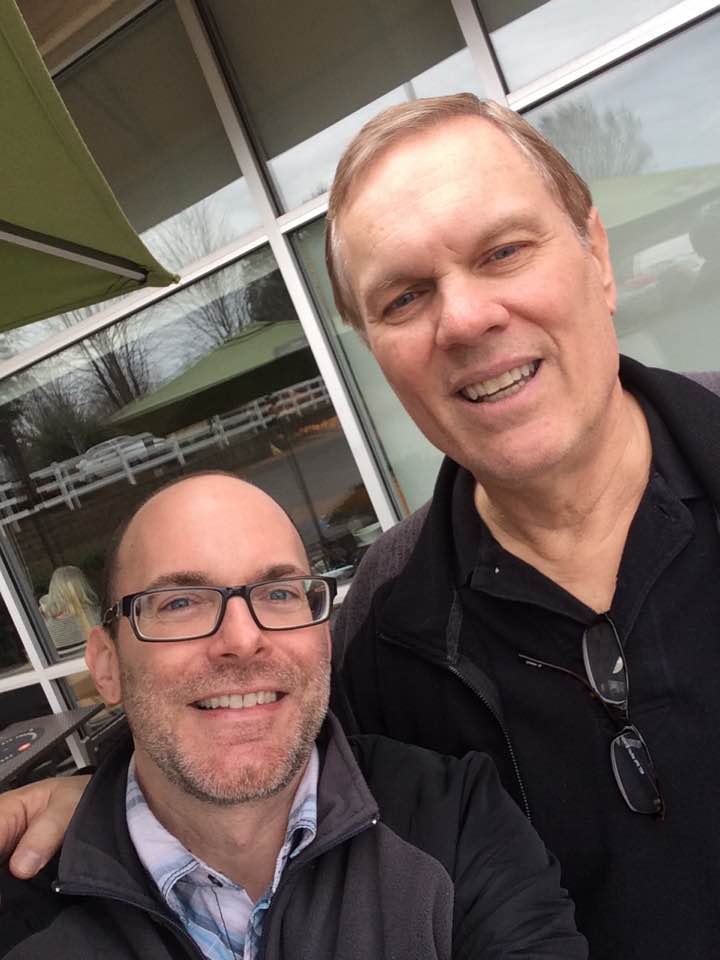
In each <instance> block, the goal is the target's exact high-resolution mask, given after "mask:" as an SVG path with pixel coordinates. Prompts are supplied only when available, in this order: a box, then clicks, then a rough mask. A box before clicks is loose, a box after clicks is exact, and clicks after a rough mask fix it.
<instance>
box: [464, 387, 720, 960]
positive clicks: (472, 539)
mask: <svg viewBox="0 0 720 960" xmlns="http://www.w3.org/2000/svg"><path fill="white" fill-rule="evenodd" d="M638 400H639V401H640V403H641V405H642V407H643V410H644V412H645V415H646V417H647V420H648V424H649V428H650V435H651V439H652V450H653V455H652V465H651V471H650V477H649V481H648V484H647V487H646V489H645V492H644V495H643V497H642V500H641V502H640V505H639V506H638V509H637V512H636V515H635V517H634V519H633V522H632V524H631V527H630V530H629V533H628V538H627V542H626V545H625V549H624V552H623V556H622V560H621V563H620V568H619V572H618V579H617V587H616V590H615V595H614V597H613V601H612V605H611V607H610V610H609V611H608V614H609V616H610V617H611V619H612V620H613V622H614V623H615V626H616V628H617V630H618V634H619V636H620V638H621V641H622V644H623V648H624V650H625V656H626V662H627V668H628V676H629V684H630V717H631V720H632V722H634V723H635V724H636V725H637V727H638V728H639V729H640V731H641V732H642V734H643V735H644V737H645V739H646V741H647V744H648V747H649V749H650V752H651V754H652V757H653V760H654V763H655V766H656V770H657V773H658V777H659V780H660V785H661V789H662V793H663V796H664V799H665V803H666V810H667V813H666V819H665V821H664V822H659V821H657V820H655V819H654V818H653V817H647V816H643V815H641V814H636V813H632V812H631V811H630V810H629V809H628V808H627V807H626V805H625V803H624V801H623V799H622V797H621V796H620V793H619V791H618V788H617V785H616V783H615V780H614V777H613V774H612V770H611V765H610V753H609V750H610V741H611V739H612V737H613V736H614V734H615V733H616V729H617V728H616V726H615V724H614V722H613V720H612V719H611V718H610V717H609V716H608V715H607V713H606V711H605V710H604V709H603V707H602V705H601V704H600V703H599V702H598V701H597V700H594V699H593V698H592V697H591V696H590V694H589V692H588V690H587V689H586V687H585V686H583V685H582V684H581V683H578V682H577V681H576V680H574V679H573V678H572V677H570V676H568V675H566V674H564V673H561V672H559V671H555V670H546V669H537V668H535V667H532V666H529V665H527V664H526V663H525V662H524V660H523V659H522V657H521V656H520V655H521V654H526V655H528V656H530V657H534V658H537V659H540V660H544V661H546V662H549V663H552V664H555V665H557V666H560V667H564V668H565V669H567V670H571V671H573V672H575V673H577V674H580V675H581V676H584V675H585V671H584V666H583V661H582V646H581V645H582V634H583V631H584V629H585V628H586V626H588V625H589V624H590V623H592V621H593V620H595V619H596V618H597V614H596V612H595V611H594V610H592V609H591V608H590V607H588V606H586V605H585V604H584V603H582V602H581V601H579V600H578V599H577V598H576V597H574V596H572V595H571V594H570V593H568V592H567V591H566V590H564V589H563V588H562V587H561V586H559V585H558V584H557V583H555V582H554V581H552V580H550V579H549V578H548V577H546V576H544V575H543V574H542V573H540V572H539V571H538V570H536V569H535V568H534V567H532V566H530V565H529V564H527V563H525V562H524V561H523V560H520V559H519V558H517V557H515V556H513V555H512V554H511V553H509V552H508V551H507V550H505V549H503V547H501V546H500V544H499V543H498V542H497V541H496V540H495V538H494V537H493V536H492V534H491V533H490V531H489V530H488V528H487V527H486V525H485V524H484V523H483V521H482V520H481V519H480V517H479V516H478V514H477V512H476V510H475V506H474V500H473V490H474V481H473V478H472V477H471V476H470V474H469V473H467V472H466V471H462V470H461V471H460V472H459V473H458V477H457V480H456V483H455V488H454V491H453V504H452V523H453V535H454V542H455V562H456V576H457V581H456V582H457V584H458V587H459V592H460V596H461V598H462V603H463V609H464V615H465V617H466V618H468V620H469V622H470V623H471V624H472V630H470V631H468V632H467V633H466V637H467V639H466V640H465V641H464V643H463V651H462V652H463V653H464V654H466V655H467V656H468V657H470V659H472V660H474V661H475V662H476V663H477V664H478V665H479V666H480V667H482V669H483V670H485V672H486V673H487V674H488V675H489V676H490V677H491V678H492V679H493V680H494V681H495V684H496V685H497V687H498V690H499V692H500V698H501V702H502V707H503V712H504V719H505V722H506V724H507V727H508V729H509V732H510V736H511V738H512V740H513V742H514V743H515V749H516V753H517V755H518V761H519V767H520V770H521V771H522V770H529V771H532V776H531V778H530V779H528V780H527V782H526V784H525V785H526V789H527V792H528V797H529V802H530V808H531V811H532V813H533V819H534V822H535V826H536V827H537V829H538V831H539V833H540V835H541V836H542V837H544V838H545V840H546V842H547V843H548V844H549V845H550V846H551V847H553V849H554V852H555V853H556V855H557V856H558V858H559V860H560V862H561V864H566V865H569V866H567V867H565V868H564V869H565V882H566V883H567V884H568V886H569V887H570V888H571V889H572V890H573V892H574V895H575V896H576V898H577V899H578V900H579V901H580V900H581V901H582V902H583V903H586V904H587V903H591V904H593V909H594V910H596V911H602V910H603V897H605V898H608V897H610V896H611V897H613V900H612V902H610V900H609V899H608V902H607V909H609V910H610V909H611V910H612V911H613V913H614V915H615V916H617V915H618V911H620V912H621V913H622V911H623V909H626V910H627V914H628V916H627V918H626V920H625V922H626V923H627V924H632V922H633V921H632V916H633V910H634V909H637V908H641V909H642V910H643V911H644V912H645V913H647V912H648V911H650V914H652V909H653V898H652V896H642V895H641V894H640V892H639V891H640V890H641V888H642V887H643V885H647V884H650V885H652V883H654V882H657V879H658V878H659V877H661V876H662V877H663V878H666V877H667V876H668V875H671V876H672V877H673V878H674V879H675V880H676V881H677V884H678V890H679V894H680V891H682V890H683V889H684V890H685V892H686V898H687V895H688V893H689V891H693V892H692V894H691V896H692V898H693V903H694V907H693V909H689V908H688V912H687V922H688V924H689V925H690V926H691V925H692V918H693V910H697V909H703V908H705V909H707V910H713V909H717V905H716V904H715V905H713V904H712V903H709V902H708V903H707V904H705V905H701V904H700V903H698V896H702V894H698V891H702V890H704V889H707V890H711V889H715V888H716V886H717V883H716V881H713V882H712V883H709V884H704V882H703V877H704V876H707V877H708V878H710V877H715V876H716V875H717V871H718V869H719V867H718V862H717V844H716V843H715V842H714V840H713V841H712V842H711V843H704V842H703V838H699V837H698V836H697V824H698V823H702V822H707V816H708V810H709V809H713V808H714V807H715V806H716V805H717V803H718V797H720V765H719V764H718V763H717V760H718V758H716V757H715V756H713V755H711V750H710V747H709V744H711V743H715V741H716V735H715V732H714V731H715V730H716V729H717V728H718V727H719V726H720V693H719V692H718V691H719V690H720V642H718V638H719V635H720V628H719V625H720V538H719V537H718V528H717V518H716V515H715V511H714V509H713V505H712V504H711V502H710V501H709V499H708V497H707V495H706V494H705V493H704V491H703V490H702V488H701V487H700V484H699V483H698V481H697V479H696V477H695V476H694V475H693V473H692V471H691V470H690V469H689V468H688V466H687V464H686V463H685V462H684V460H683V458H682V456H681V455H680V453H679V451H678V449H677V447H676V445H675V443H674V441H673V440H672V438H671V436H670V435H669V433H668V431H667V429H666V428H665V426H664V424H663V423H662V421H661V420H660V418H659V416H658V414H657V413H656V411H655V410H654V409H653V408H652V407H651V406H650V404H649V403H647V402H646V401H645V400H644V399H643V398H642V397H638ZM609 877H612V878H613V879H612V883H610V884H608V882H607V880H608V878H609ZM608 887H611V888H612V890H611V891H610V892H608ZM615 898H617V899H619V901H620V905H619V904H618V902H617V900H616V899H615ZM638 898H639V899H638ZM625 901H627V903H625ZM685 902H686V903H687V902H688V901H687V899H686V901H685ZM683 909H684V908H683V897H682V894H680V895H679V898H678V918H677V919H678V923H682V922H683ZM646 919H647V918H646ZM650 919H651V922H652V916H651V917H650ZM657 919H658V922H660V921H661V919H662V918H661V917H658V918H657ZM580 922H581V927H583V928H585V929H591V928H592V927H593V923H592V918H589V917H580ZM688 943H689V944H691V943H692V930H691V929H689V930H688ZM690 952H691V953H692V950H691V951H690ZM623 960H624V958H623Z"/></svg>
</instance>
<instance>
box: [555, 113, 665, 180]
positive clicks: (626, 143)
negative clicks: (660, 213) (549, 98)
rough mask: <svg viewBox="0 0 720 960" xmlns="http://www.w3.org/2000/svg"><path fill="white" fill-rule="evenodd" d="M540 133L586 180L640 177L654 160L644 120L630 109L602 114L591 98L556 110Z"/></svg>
mask: <svg viewBox="0 0 720 960" xmlns="http://www.w3.org/2000/svg"><path fill="white" fill-rule="evenodd" d="M539 130H540V133H542V134H543V136H545V137H547V139H548V140H550V142H551V143H552V144H553V145H554V146H556V147H557V149H558V150H559V151H560V153H562V154H563V155H564V156H565V157H566V158H567V159H568V160H569V161H570V163H571V164H572V165H573V166H574V167H575V168H576V170H577V171H578V173H579V174H580V175H581V176H582V177H584V178H585V179H586V180H602V179H603V178H605V177H622V176H630V175H632V174H635V173H640V172H641V171H642V170H643V168H644V167H645V166H646V164H647V162H648V161H649V160H650V158H651V157H652V147H651V146H650V144H649V143H648V142H647V140H645V138H644V137H643V133H642V120H641V119H640V117H638V116H637V115H636V114H634V113H633V112H632V110H629V109H628V108H627V107H618V108H617V109H614V110H613V109H610V108H609V107H608V108H606V109H605V110H603V111H598V110H597V108H596V107H595V106H594V105H593V103H592V102H591V100H590V99H589V98H588V97H585V98H583V99H582V100H576V101H575V102H574V103H561V104H559V105H558V106H556V107H555V108H554V109H553V110H552V111H551V112H550V113H547V114H545V115H544V116H543V117H542V119H541V120H540V123H539Z"/></svg>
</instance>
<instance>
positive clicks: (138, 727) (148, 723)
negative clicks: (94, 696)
mask: <svg viewBox="0 0 720 960" xmlns="http://www.w3.org/2000/svg"><path fill="white" fill-rule="evenodd" d="M268 674H269V671H268ZM239 675H240V672H237V671H227V670H226V671H223V673H222V676H223V677H225V678H227V679H231V678H232V679H235V680H236V682H237V679H238V676H239ZM120 676H121V682H122V691H123V705H124V707H125V711H126V713H127V716H128V722H129V724H130V729H131V731H132V734H133V738H134V740H135V743H136V745H139V746H141V747H142V749H143V750H144V751H145V752H146V753H147V755H148V756H149V757H150V759H151V760H152V761H153V763H155V765H156V766H157V767H158V768H159V769H160V770H161V771H162V772H163V773H164V775H165V776H166V778H167V779H168V780H169V781H170V782H171V783H173V784H175V785H176V786H178V787H180V788H181V790H183V791H184V792H185V793H186V794H188V795H189V796H191V797H194V798H195V799H197V800H202V801H203V802H205V803H212V804H214V805H215V806H222V807H229V806H234V805H235V804H241V803H253V802H255V801H259V800H267V799H268V798H270V797H274V796H275V795H276V794H278V793H280V792H281V791H282V790H284V789H285V788H286V787H287V786H288V785H289V784H290V783H291V782H292V780H293V778H294V777H295V776H296V775H297V774H298V773H299V772H300V770H301V769H302V768H303V766H304V765H305V763H306V762H307V760H308V758H309V756H310V753H311V751H312V748H313V746H314V744H315V741H316V739H317V736H318V733H319V732H320V727H321V726H322V723H323V720H324V719H325V715H326V714H327V709H328V703H329V698H330V664H329V661H328V662H325V663H323V664H322V665H321V667H320V669H319V670H318V671H317V672H316V675H315V677H314V678H313V681H312V685H311V687H310V688H309V689H310V691H311V692H312V695H311V698H310V701H309V702H308V704H307V705H306V706H307V711H306V713H305V715H304V716H303V717H302V720H301V722H300V726H299V728H298V732H297V736H296V737H295V740H294V741H293V742H292V743H291V744H290V749H289V750H288V753H287V756H286V757H285V759H284V761H283V762H282V763H280V764H279V765H278V768H277V770H276V771H275V774H274V776H272V777H271V778H268V780H266V781H265V782H264V783H262V784H260V783H258V782H257V774H256V773H255V771H253V770H252V769H251V768H249V769H246V770H239V771H238V773H237V774H236V775H235V776H234V777H233V782H232V783H230V784H228V783H227V782H225V781H224V778H223V777H217V778H216V779H215V780H213V779H212V778H209V777H207V776H204V777H201V776H199V775H198V770H197V769H196V768H195V767H194V766H193V765H192V762H191V761H190V758H188V757H187V756H185V755H184V754H183V752H182V750H181V749H180V746H179V744H178V743H177V741H176V740H175V739H174V738H173V737H172V736H171V735H170V734H169V733H168V731H167V730H161V729H160V728H159V727H158V726H157V725H156V724H155V723H154V722H153V712H155V714H157V703H158V698H157V696H155V693H154V691H153V690H152V689H145V687H144V684H143V682H142V681H141V682H138V680H137V677H136V674H135V673H134V671H133V670H131V669H129V668H127V667H125V666H124V665H123V664H121V672H120ZM252 676H253V679H254V680H256V679H261V678H262V677H261V675H260V676H259V675H258V673H257V672H253V674H252ZM272 677H273V678H274V679H276V680H277V679H282V675H281V674H279V673H278V671H277V670H276V669H275V670H273V671H272ZM204 683H205V684H206V683H207V681H206V680H205V681H204ZM289 686H292V684H290V685H289ZM204 689H207V687H206V686H205V687H204ZM201 692H202V691H201ZM193 699H197V698H196V697H195V698H193V697H192V695H190V697H189V698H188V701H187V702H191V701H192V700H193Z"/></svg>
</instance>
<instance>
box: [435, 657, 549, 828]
mask: <svg viewBox="0 0 720 960" xmlns="http://www.w3.org/2000/svg"><path fill="white" fill-rule="evenodd" d="M446 666H447V669H448V670H449V671H450V673H452V674H453V676H455V677H457V678H458V680H459V681H460V682H461V683H463V684H464V685H465V686H466V687H467V688H468V689H469V690H471V691H472V692H473V693H474V694H475V696H476V697H477V698H478V699H479V700H480V702H481V703H482V704H483V705H484V706H485V707H487V709H488V710H489V712H490V714H491V715H492V716H493V717H494V718H495V720H496V722H497V724H498V726H499V727H500V729H501V730H502V735H503V737H504V738H505V745H506V746H507V748H508V753H509V754H510V761H511V762H512V766H513V771H514V772H515V779H516V780H517V785H518V787H519V788H520V798H521V800H522V805H523V810H524V812H525V816H526V817H527V819H528V820H529V822H530V823H532V814H531V813H530V803H529V801H528V796H527V791H526V789H525V784H524V782H523V778H522V777H521V775H520V765H519V763H518V760H517V756H516V755H515V748H514V747H513V745H512V740H511V739H510V731H509V730H508V728H507V727H506V726H505V724H504V722H503V721H502V719H501V718H500V717H499V716H498V715H497V713H496V712H495V710H494V709H493V707H492V705H491V704H490V703H489V702H488V700H487V698H486V697H485V696H483V694H482V693H480V691H479V690H478V689H477V687H476V686H475V685H474V684H473V683H471V682H470V681H469V680H468V679H467V677H464V676H463V674H462V673H460V671H459V670H458V669H457V667H451V666H450V665H449V664H446Z"/></svg>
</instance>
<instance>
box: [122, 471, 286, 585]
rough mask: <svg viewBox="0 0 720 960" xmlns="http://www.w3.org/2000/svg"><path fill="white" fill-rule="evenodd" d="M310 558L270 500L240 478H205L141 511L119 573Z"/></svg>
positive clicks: (143, 574) (149, 574)
mask: <svg viewBox="0 0 720 960" xmlns="http://www.w3.org/2000/svg"><path fill="white" fill-rule="evenodd" d="M304 556H305V554H304V548H303V546H302V543H301V542H300V539H299V536H298V534H297V531H296V530H295V527H294V526H293V524H292V522H291V521H290V519H289V518H288V516H287V515H286V514H285V512H284V511H283V509H282V508H281V507H280V506H279V505H278V504H277V503H275V502H274V501H273V500H272V499H271V498H270V497H268V496H267V495H266V494H264V493H263V492H262V491H260V490H258V489H257V488H256V487H253V486H251V485H250V484H247V483H244V482H243V481H241V480H235V479H234V478H230V477H201V478H190V479H188V480H187V481H185V482H182V483H179V484H177V485H175V486H173V487H171V488H170V489H168V490H165V491H162V492H161V493H159V494H158V495H156V496H155V497H153V498H152V499H151V500H149V501H148V502H147V503H146V504H145V505H144V506H143V507H142V508H141V509H140V510H139V511H138V512H137V514H136V515H135V517H134V518H133V520H132V521H131V522H130V524H129V525H128V528H127V530H126V532H125V535H124V536H123V538H122V541H121V543H120V547H119V549H118V553H117V561H118V562H117V568H118V570H117V572H118V576H119V577H121V578H122V579H123V580H125V579H126V577H127V576H129V575H131V574H135V573H136V574H137V576H138V578H140V579H142V580H146V579H148V578H151V579H154V578H156V577H157V576H159V575H161V574H162V572H163V571H168V570H170V571H172V570H184V571H192V570H196V571H204V572H207V573H211V571H212V570H213V569H214V568H215V569H218V570H220V569H222V568H223V566H224V565H226V566H227V567H228V568H230V567H231V565H232V564H241V565H242V566H243V567H245V568H246V569H247V570H252V569H255V568H257V569H260V568H263V569H264V568H270V567H272V566H274V565H277V564H278V563H281V564H285V565H289V564H290V563H295V564H296V565H297V564H300V563H302V561H303V560H304ZM133 579H135V577H134V576H133ZM143 585H144V584H143ZM133 586H135V585H133Z"/></svg>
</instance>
